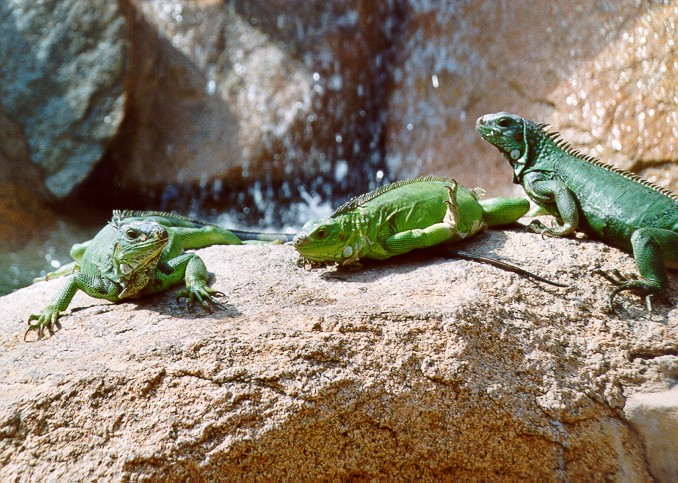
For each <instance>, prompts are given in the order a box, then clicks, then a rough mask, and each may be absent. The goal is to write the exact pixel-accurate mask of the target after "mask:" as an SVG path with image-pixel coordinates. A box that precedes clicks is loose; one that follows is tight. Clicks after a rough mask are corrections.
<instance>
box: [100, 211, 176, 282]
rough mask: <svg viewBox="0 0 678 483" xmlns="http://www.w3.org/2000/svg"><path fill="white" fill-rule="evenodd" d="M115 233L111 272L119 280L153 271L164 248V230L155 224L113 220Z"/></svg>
mask: <svg viewBox="0 0 678 483" xmlns="http://www.w3.org/2000/svg"><path fill="white" fill-rule="evenodd" d="M111 226H112V227H113V228H114V229H115V243H114V245H113V260H112V262H113V271H114V272H115V273H116V275H118V276H119V277H120V279H125V278H134V277H133V274H135V273H138V272H145V271H146V270H148V269H154V268H155V267H156V265H157V264H158V261H159V260H160V255H161V254H162V251H163V250H164V248H165V247H166V246H167V242H168V240H169V234H168V232H167V229H166V228H165V227H164V226H162V225H160V224H159V223H156V222H154V221H143V220H125V219H120V218H117V217H115V216H114V217H113V221H112V222H111Z"/></svg>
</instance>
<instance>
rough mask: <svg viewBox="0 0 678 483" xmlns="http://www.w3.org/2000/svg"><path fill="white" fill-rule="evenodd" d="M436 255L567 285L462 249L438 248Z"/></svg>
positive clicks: (537, 279)
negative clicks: (485, 264) (484, 264)
mask: <svg viewBox="0 0 678 483" xmlns="http://www.w3.org/2000/svg"><path fill="white" fill-rule="evenodd" d="M435 253H436V255H439V256H443V257H448V258H459V259H461V260H470V261H473V262H478V263H487V264H488V265H492V266H494V267H497V268H500V269H502V270H506V271H507V272H513V273H517V274H518V275H522V276H523V277H527V278H531V279H534V280H536V281H538V282H542V283H547V284H549V285H553V286H554V287H569V285H566V284H563V283H559V282H553V281H551V280H549V279H547V278H544V277H541V276H539V275H536V274H534V273H532V272H528V271H527V270H525V269H524V268H520V267H518V266H516V265H512V264H510V263H506V262H502V261H501V260H496V259H494V258H487V257H483V256H480V255H474V254H473V253H468V252H464V251H459V250H450V249H445V248H442V249H438V250H436V251H435Z"/></svg>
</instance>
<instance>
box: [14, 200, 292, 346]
mask: <svg viewBox="0 0 678 483" xmlns="http://www.w3.org/2000/svg"><path fill="white" fill-rule="evenodd" d="M236 233H238V234H240V235H242V236H245V237H252V238H258V239H264V240H275V239H279V236H276V235H262V234H256V233H247V232H234V231H229V230H226V229H224V228H221V227H218V226H216V225H211V224H208V223H205V222H202V221H199V220H193V219H190V218H186V217H183V216H179V215H175V214H171V213H164V212H155V211H114V212H113V219H112V221H111V222H110V223H109V224H108V225H106V226H105V227H104V228H103V229H101V230H100V231H99V233H98V234H97V235H96V236H95V237H94V238H93V239H92V240H89V241H87V242H84V243H80V244H77V245H74V246H73V248H72V249H71V256H72V257H73V259H74V260H75V261H74V262H72V263H70V264H68V265H65V266H64V267H62V268H61V269H59V270H57V271H56V272H53V273H51V274H48V276H47V277H45V278H54V277H58V276H64V275H70V276H69V278H68V281H67V282H66V285H65V286H64V287H63V288H62V289H61V290H60V291H59V293H58V294H57V296H56V297H55V298H54V300H53V301H52V303H50V304H49V305H48V306H47V307H46V308H45V309H44V310H43V311H42V312H40V313H39V314H31V315H30V316H29V318H28V323H29V329H28V331H27V332H26V334H28V332H30V331H32V330H37V331H38V337H40V338H41V337H42V336H43V335H44V330H45V329H46V328H47V329H49V330H50V331H51V329H52V326H53V325H54V324H55V323H56V322H57V320H58V319H59V317H60V316H61V315H63V312H64V311H65V310H66V309H67V307H68V305H69V304H70V302H71V300H72V299H73V296H74V295H75V293H76V292H77V291H78V290H82V291H83V292H85V293H87V294H88V295H90V296H92V297H95V298H100V299H106V300H110V301H111V302H118V301H120V300H124V299H129V298H135V297H140V296H143V295H149V294H154V293H158V292H162V291H164V290H167V289H168V288H170V287H171V286H173V285H176V284H177V283H179V282H181V281H182V280H185V282H186V288H185V289H183V290H182V291H181V292H179V294H178V296H177V298H186V299H187V302H188V303H189V304H193V303H195V302H197V303H199V304H200V305H201V306H203V307H205V308H206V309H208V310H209V309H210V304H213V305H217V306H218V305H220V304H219V303H218V302H217V300H216V299H215V298H214V297H215V296H220V295H223V294H221V293H220V292H217V291H215V290H213V289H211V288H209V287H208V286H207V282H208V278H209V274H208V272H207V269H206V268H205V264H204V263H203V261H202V260H201V259H200V257H199V256H198V255H196V254H195V253H184V252H185V250H190V249H196V248H203V247H206V246H210V245H239V244H241V243H242V241H241V239H240V238H239V237H238V236H236ZM282 237H283V239H285V236H284V235H282ZM33 320H35V321H37V322H35V323H31V321H33Z"/></svg>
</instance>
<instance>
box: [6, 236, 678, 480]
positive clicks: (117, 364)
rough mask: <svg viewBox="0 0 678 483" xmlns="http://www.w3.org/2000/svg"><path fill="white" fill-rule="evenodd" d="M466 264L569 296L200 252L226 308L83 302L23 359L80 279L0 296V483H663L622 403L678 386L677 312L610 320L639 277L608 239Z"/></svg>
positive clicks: (285, 251) (253, 249)
mask: <svg viewBox="0 0 678 483" xmlns="http://www.w3.org/2000/svg"><path fill="white" fill-rule="evenodd" d="M528 246H529V249H526V248H525V247H528ZM466 248H467V249H469V250H473V251H475V252H477V253H482V254H485V255H491V256H495V257H499V258H503V259H510V260H512V261H513V262H515V263H519V264H520V265H522V266H524V267H526V268H529V269H531V270H533V271H535V272H537V273H539V274H541V275H544V276H548V277H550V278H555V279H558V280H560V281H565V282H568V283H570V284H571V288H569V289H558V288H553V287H547V286H543V285H539V284H535V283H533V282H531V281H529V280H526V279H524V278H521V277H519V276H517V275H515V274H512V273H507V272H504V271H500V270H498V269H496V268H494V267H489V266H485V265H480V264H476V263H473V262H467V261H460V260H441V259H427V258H425V257H422V256H411V257H403V258H401V259H400V260H398V261H391V262H388V263H374V264H369V265H366V266H365V268H364V269H363V270H362V271H358V272H348V273H344V272H336V271H335V270H334V269H332V268H326V269H321V270H315V271H306V270H304V269H302V268H299V267H298V266H297V265H296V263H295V262H296V259H297V257H296V254H295V252H294V250H293V249H292V248H291V247H289V246H242V247H210V248H207V249H204V250H200V251H199V253H200V255H201V257H203V258H204V260H205V261H206V264H207V266H208V267H209V269H210V270H211V271H212V272H213V273H214V275H215V280H214V283H213V286H214V287H215V288H216V289H218V290H221V291H223V292H225V293H226V294H227V296H226V299H225V303H226V308H225V310H223V311H217V312H215V313H213V314H206V313H202V312H195V313H190V312H186V311H185V309H184V308H183V306H182V305H180V304H178V303H177V302H175V300H174V296H175V293H176V291H174V292H169V293H166V294H162V295H159V296H157V297H153V298H148V299H144V300H139V301H134V302H129V303H121V304H117V305H113V304H110V303H108V302H105V301H100V300H94V299H91V298H89V297H87V296H84V295H83V294H78V295H76V297H75V300H74V302H73V304H72V306H71V307H72V309H73V313H72V314H71V315H70V316H68V317H65V318H63V319H62V328H61V330H59V331H57V332H56V334H55V335H54V336H53V337H51V338H49V339H46V340H42V341H40V342H34V343H24V342H23V341H22V337H23V331H24V329H25V320H26V318H27V316H28V314H29V313H31V312H33V311H36V310H39V309H40V308H42V306H43V305H44V304H46V303H47V302H48V301H49V300H50V299H51V297H52V296H53V295H54V294H55V292H56V291H57V290H58V288H59V286H60V285H61V284H62V283H63V280H54V281H51V282H47V283H41V284H37V285H34V286H31V287H28V288H26V289H23V290H20V291H18V292H15V293H13V294H11V295H8V296H5V297H3V298H0V313H1V314H2V316H0V346H1V347H2V349H3V350H2V352H1V353H0V381H2V382H1V384H2V391H0V462H2V464H1V465H0V479H3V480H5V479H7V480H11V479H28V480H40V479H47V478H49V479H54V480H58V479H65V480H81V479H87V480H91V479H121V480H127V479H129V480H134V481H151V480H153V481H155V480H158V479H163V478H170V479H175V480H176V479H198V480H201V479H206V480H215V479H219V478H228V479H240V478H248V479H271V480H294V479H298V478H299V477H301V476H303V477H304V478H308V479H318V480H323V479H325V480H328V479H331V480H338V479H365V480H367V479H380V480H384V479H387V480H388V479H409V480H412V479H420V480H421V479H423V480H434V479H436V480H440V479H443V480H455V481H459V480H497V479H501V480H505V481H509V480H510V481H517V480H526V479H527V480H532V481H536V480H539V481H562V480H570V481H583V480H591V479H593V480H617V481H618V480H625V481H640V482H642V481H652V479H653V477H658V476H659V475H654V474H652V473H650V472H649V471H653V468H654V466H653V465H652V464H650V461H651V460H652V458H653V454H652V453H651V452H650V451H649V449H648V448H650V447H649V446H646V444H645V443H646V442H645V441H644V440H643V436H642V435H643V434H644V433H643V431H639V430H638V429H637V427H636V426H634V427H632V426H631V424H630V423H629V421H628V420H627V416H626V415H625V413H624V407H625V401H626V400H627V398H628V397H629V396H633V395H634V394H638V393H641V392H661V391H667V390H668V389H669V388H670V387H671V386H672V385H674V384H675V383H676V380H677V379H678V346H677V341H678V309H677V308H675V307H673V306H668V305H662V304H659V303H658V304H656V309H655V312H654V314H652V315H648V314H646V312H645V310H644V309H643V305H642V304H641V303H640V301H639V300H638V298H637V297H635V296H631V295H629V296H621V297H620V299H619V301H620V304H621V305H620V307H619V310H618V313H617V314H609V313H607V312H606V311H605V305H606V300H607V295H608V293H609V286H608V285H607V284H606V282H604V281H603V280H601V279H599V278H596V277H594V276H592V275H591V271H592V270H593V269H594V268H598V267H616V268H618V269H620V270H621V271H631V270H633V262H632V260H631V258H630V257H629V256H628V255H626V254H624V253H621V252H619V251H618V250H615V249H612V248H608V247H606V246H604V245H602V244H600V243H597V242H591V241H587V240H556V239H548V240H541V239H540V238H539V237H538V236H537V235H534V234H529V233H524V232H510V231H508V232H488V233H486V234H483V235H482V236H480V237H479V238H476V239H475V241H474V242H473V244H471V245H469V246H467V247H466ZM677 290H678V280H676V277H675V274H674V275H672V278H671V287H670V292H669V293H670V295H671V296H673V297H675V295H676V293H677ZM636 421H640V419H639V418H634V424H637V423H636ZM640 424H641V425H642V422H641V423H640Z"/></svg>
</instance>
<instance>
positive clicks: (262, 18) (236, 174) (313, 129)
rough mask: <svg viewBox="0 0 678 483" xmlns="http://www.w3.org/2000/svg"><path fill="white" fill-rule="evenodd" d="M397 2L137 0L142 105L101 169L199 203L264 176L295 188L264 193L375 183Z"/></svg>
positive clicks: (132, 184)
mask: <svg viewBox="0 0 678 483" xmlns="http://www.w3.org/2000/svg"><path fill="white" fill-rule="evenodd" d="M393 8H394V7H393V6H390V3H384V2H372V3H370V2H357V1H350V2H343V1H342V2H339V1H330V2H328V1H320V0H312V1H309V0H295V1H292V2H290V1H285V2H282V1H269V0H266V1H252V2H226V3H223V2H189V1H176V2H172V4H171V6H170V5H169V4H167V3H162V2H142V1H139V0H131V1H130V9H131V11H130V14H129V22H130V30H131V38H132V61H131V71H130V83H129V106H128V109H127V116H126V120H125V123H124V125H123V128H122V130H121V135H120V136H119V138H118V139H117V141H116V143H115V145H114V146H113V147H112V149H111V151H110V153H109V157H108V158H107V160H106V163H107V165H106V167H105V169H104V167H102V170H104V171H106V172H107V173H108V172H110V170H111V169H115V172H116V176H117V178H116V182H117V183H119V184H116V189H119V190H122V192H121V194H120V195H119V196H120V197H125V196H127V194H128V193H133V194H136V193H139V192H143V193H146V194H147V195H150V196H147V198H149V197H150V198H152V199H155V200H160V201H162V202H164V203H168V204H169V203H171V202H174V201H176V200H175V199H174V198H176V197H180V196H182V195H184V196H185V194H186V192H187V190H189V188H196V187H199V188H200V194H199V195H197V196H196V198H199V203H200V202H201V201H203V200H204V199H211V198H215V199H222V200H223V199H224V198H227V197H228V195H229V191H230V190H234V191H236V192H242V191H247V190H248V188H251V187H252V185H253V184H255V183H260V184H264V185H265V186H270V185H272V184H274V185H276V186H280V185H284V184H285V183H287V185H286V188H285V189H282V190H280V191H279V192H277V193H276V194H275V195H273V194H267V196H266V197H265V198H266V200H267V201H268V200H269V198H272V197H273V196H276V197H279V196H282V197H283V198H285V197H287V198H288V199H289V198H291V197H292V195H291V194H287V195H285V193H287V192H291V191H293V189H295V188H296V180H297V179H298V178H300V177H304V175H305V177H306V178H307V179H308V178H315V182H314V186H315V187H316V188H318V189H319V190H323V189H324V190H325V191H326V192H327V193H329V192H332V190H342V189H343V190H344V191H346V190H348V189H349V188H350V189H361V187H363V190H367V189H368V188H369V187H370V181H373V182H374V181H376V180H374V179H372V180H368V179H367V178H366V177H365V172H366V171H367V172H371V173H372V174H373V173H374V171H376V169H377V167H376V164H378V162H379V161H380V160H381V157H380V156H379V155H378V152H379V149H380V147H381V144H382V142H381V138H382V136H383V129H381V126H382V125H383V122H382V121H381V118H382V117H383V112H384V106H385V105H386V98H387V92H388V90H387V88H386V87H385V84H386V83H387V82H388V80H389V77H388V70H389V69H390V66H391V65H392V57H393V46H392V45H391V43H390V40H391V36H390V30H389V29H394V28H396V27H397V25H395V24H394V23H393V22H391V18H392V16H393V14H392V12H391V10H393ZM358 160H359V163H358ZM349 168H350V169H349ZM106 180H107V178H106V176H103V180H102V181H103V182H105V181H106ZM329 181H331V184H329ZM168 185H170V186H171V188H169V189H168V188H167V186H168ZM177 187H178V188H179V190H178V191H179V194H176V193H175V192H176V191H177V190H176V188H177ZM294 196H295V197H298V192H295V193H294ZM240 204H242V202H241V203H240Z"/></svg>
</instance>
